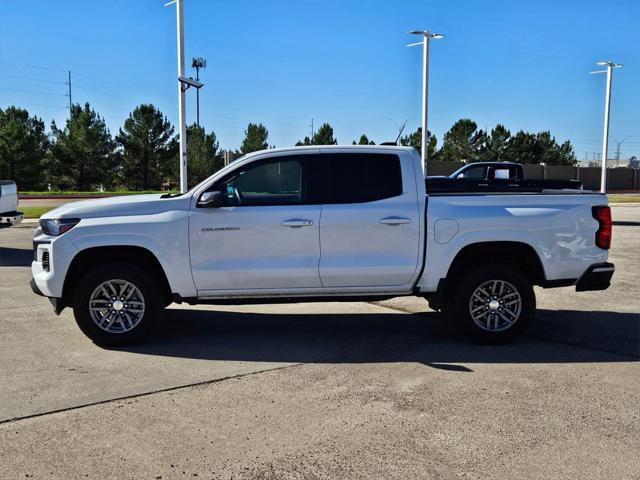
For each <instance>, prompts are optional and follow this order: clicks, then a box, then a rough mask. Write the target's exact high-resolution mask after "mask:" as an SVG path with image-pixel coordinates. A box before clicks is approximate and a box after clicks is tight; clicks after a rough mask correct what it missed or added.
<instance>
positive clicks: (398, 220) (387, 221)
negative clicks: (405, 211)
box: [380, 217, 411, 225]
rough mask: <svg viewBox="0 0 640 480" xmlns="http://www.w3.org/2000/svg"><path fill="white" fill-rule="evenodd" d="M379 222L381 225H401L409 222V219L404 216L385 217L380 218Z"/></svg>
mask: <svg viewBox="0 0 640 480" xmlns="http://www.w3.org/2000/svg"><path fill="white" fill-rule="evenodd" d="M380 223H382V224H383V225H403V224H405V223H411V219H410V218H404V217H385V218H381V219H380Z"/></svg>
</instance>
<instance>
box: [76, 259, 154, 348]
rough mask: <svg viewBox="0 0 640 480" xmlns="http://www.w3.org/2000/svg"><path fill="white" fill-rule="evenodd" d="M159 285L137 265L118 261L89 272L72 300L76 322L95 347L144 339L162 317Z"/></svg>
mask: <svg viewBox="0 0 640 480" xmlns="http://www.w3.org/2000/svg"><path fill="white" fill-rule="evenodd" d="M163 306H164V303H163V301H162V295H161V294H160V290H159V288H158V284H157V283H156V281H155V280H154V279H153V277H151V276H150V275H149V274H148V273H146V272H145V271H144V270H142V269H141V268H139V267H138V266H137V265H134V264H130V263H125V262H117V263H112V264H102V265H99V266H97V267H95V268H94V269H92V270H90V271H89V272H88V273H87V274H86V275H85V276H84V277H83V278H82V279H81V280H80V281H79V282H78V286H77V288H76V292H75V295H74V300H73V313H74V316H75V319H76V323H77V324H78V326H79V327H80V329H81V330H82V331H83V332H84V334H85V335H86V336H87V337H89V338H90V339H91V340H93V342H94V343H96V344H97V345H101V346H105V347H115V346H122V345H129V344H132V343H135V342H137V341H139V340H141V339H142V338H144V337H145V336H146V335H147V334H148V333H149V331H150V330H151V328H152V327H153V326H154V324H155V322H156V321H157V320H158V317H160V315H161V314H162V310H163Z"/></svg>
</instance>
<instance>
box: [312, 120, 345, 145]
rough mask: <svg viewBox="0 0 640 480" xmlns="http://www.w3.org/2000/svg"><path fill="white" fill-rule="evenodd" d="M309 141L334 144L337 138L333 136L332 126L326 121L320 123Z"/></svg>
mask: <svg viewBox="0 0 640 480" xmlns="http://www.w3.org/2000/svg"><path fill="white" fill-rule="evenodd" d="M311 143H312V144H313V145H336V144H337V143H338V140H337V139H335V138H333V127H331V125H329V124H328V123H323V124H322V125H320V128H319V129H318V131H317V132H316V133H315V134H314V135H313V140H312V142H311Z"/></svg>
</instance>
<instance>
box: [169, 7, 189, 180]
mask: <svg viewBox="0 0 640 480" xmlns="http://www.w3.org/2000/svg"><path fill="white" fill-rule="evenodd" d="M182 1H183V0H172V1H171V2H169V3H167V4H165V7H166V6H169V5H171V4H172V3H175V4H176V23H177V34H178V125H179V129H180V131H179V134H180V191H181V192H182V193H184V192H186V191H187V189H188V186H187V127H186V123H185V122H186V105H185V93H184V91H185V87H184V86H183V82H181V81H180V80H179V79H180V78H184V29H183V16H182Z"/></svg>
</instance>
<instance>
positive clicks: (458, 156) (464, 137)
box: [440, 118, 487, 162]
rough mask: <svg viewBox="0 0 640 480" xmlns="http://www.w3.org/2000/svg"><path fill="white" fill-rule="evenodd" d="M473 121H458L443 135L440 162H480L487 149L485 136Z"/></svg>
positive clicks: (464, 119)
mask: <svg viewBox="0 0 640 480" xmlns="http://www.w3.org/2000/svg"><path fill="white" fill-rule="evenodd" d="M477 128H478V126H477V125H476V122H474V121H473V120H469V119H468V118H463V119H460V120H458V121H457V122H456V123H454V124H453V126H452V127H451V128H450V129H449V131H448V132H447V133H445V134H444V139H443V141H442V149H441V150H440V156H441V158H442V160H451V161H460V160H466V161H472V162H473V161H477V160H480V159H481V158H482V157H483V155H484V152H485V150H486V147H487V135H486V134H485V132H483V131H482V130H477Z"/></svg>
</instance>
